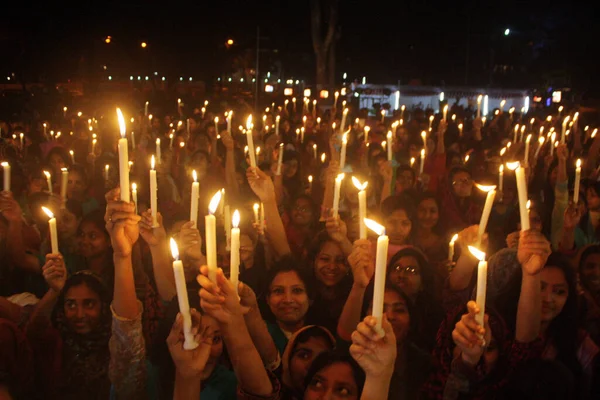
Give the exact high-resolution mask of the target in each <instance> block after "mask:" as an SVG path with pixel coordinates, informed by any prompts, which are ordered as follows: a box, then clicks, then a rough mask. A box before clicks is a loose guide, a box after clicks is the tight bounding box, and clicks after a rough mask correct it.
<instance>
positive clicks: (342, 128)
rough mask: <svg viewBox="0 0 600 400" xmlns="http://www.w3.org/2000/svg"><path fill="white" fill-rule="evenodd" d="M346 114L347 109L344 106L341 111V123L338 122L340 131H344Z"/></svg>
mask: <svg viewBox="0 0 600 400" xmlns="http://www.w3.org/2000/svg"><path fill="white" fill-rule="evenodd" d="M347 116H348V109H347V108H344V112H342V123H341V124H340V132H344V129H345V128H346V117H347Z"/></svg>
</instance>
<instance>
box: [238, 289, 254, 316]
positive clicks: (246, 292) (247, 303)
mask: <svg viewBox="0 0 600 400" xmlns="http://www.w3.org/2000/svg"><path fill="white" fill-rule="evenodd" d="M238 294H239V296H240V304H241V306H242V312H243V313H244V315H246V314H248V313H249V312H252V311H259V310H258V301H257V300H256V293H254V290H252V288H251V287H250V286H248V285H246V284H244V283H242V282H239V283H238Z"/></svg>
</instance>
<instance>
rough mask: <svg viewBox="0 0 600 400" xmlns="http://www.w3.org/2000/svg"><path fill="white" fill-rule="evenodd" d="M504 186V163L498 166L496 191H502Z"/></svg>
mask: <svg viewBox="0 0 600 400" xmlns="http://www.w3.org/2000/svg"><path fill="white" fill-rule="evenodd" d="M503 188H504V164H500V166H499V167H498V191H499V192H500V193H502V190H503Z"/></svg>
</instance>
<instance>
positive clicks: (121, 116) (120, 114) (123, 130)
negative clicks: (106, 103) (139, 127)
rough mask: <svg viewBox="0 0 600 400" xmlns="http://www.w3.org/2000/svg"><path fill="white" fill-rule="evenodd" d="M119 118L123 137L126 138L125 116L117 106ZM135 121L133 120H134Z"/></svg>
mask: <svg viewBox="0 0 600 400" xmlns="http://www.w3.org/2000/svg"><path fill="white" fill-rule="evenodd" d="M117 120H118V121H119V131H120V132H121V137H122V138H124V137H125V135H126V134H127V131H126V127H125V118H123V113H122V112H121V109H120V108H118V107H117ZM132 122H133V121H132Z"/></svg>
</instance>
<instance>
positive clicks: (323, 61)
mask: <svg viewBox="0 0 600 400" xmlns="http://www.w3.org/2000/svg"><path fill="white" fill-rule="evenodd" d="M315 60H316V63H317V89H318V90H321V89H322V87H323V86H324V85H325V84H327V54H325V53H324V52H316V53H315Z"/></svg>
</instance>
